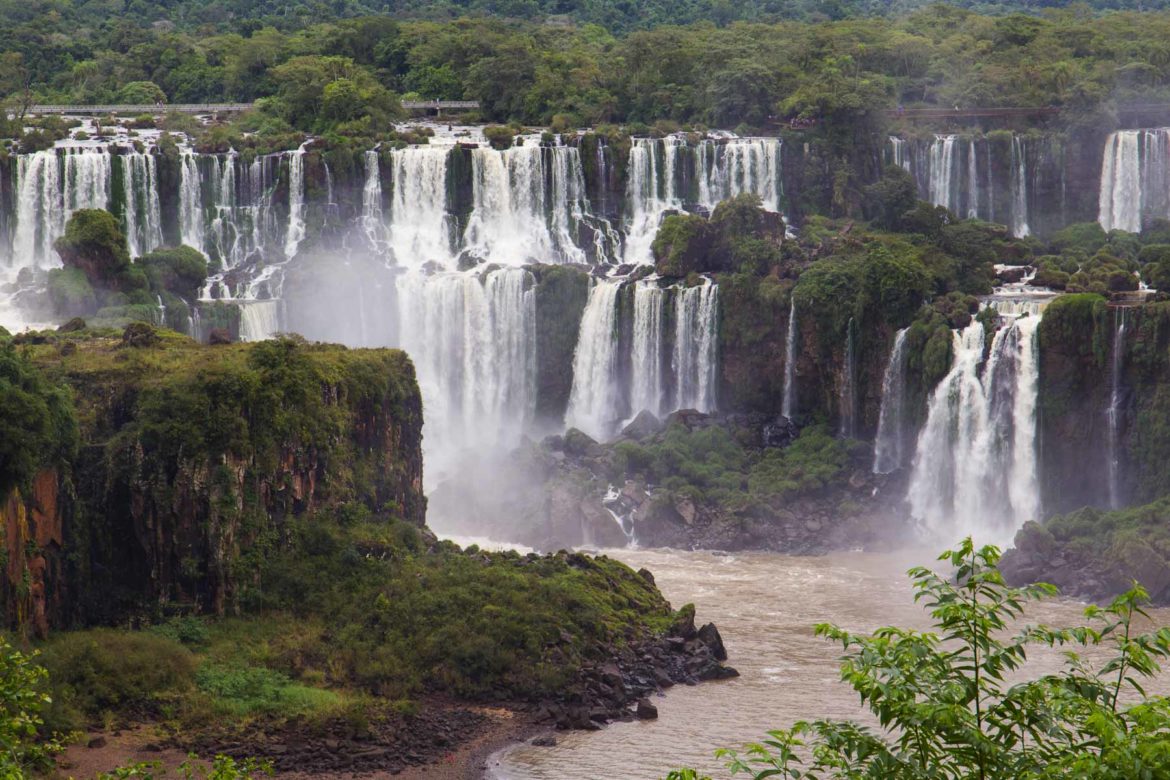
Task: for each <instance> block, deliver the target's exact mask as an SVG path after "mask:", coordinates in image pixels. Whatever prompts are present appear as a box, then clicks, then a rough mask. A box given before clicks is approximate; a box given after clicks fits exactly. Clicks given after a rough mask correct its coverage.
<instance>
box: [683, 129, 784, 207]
mask: <svg viewBox="0 0 1170 780" xmlns="http://www.w3.org/2000/svg"><path fill="white" fill-rule="evenodd" d="M695 155H696V158H695V159H696V164H695V169H696V178H697V179H698V183H699V205H701V206H703V207H704V208H706V209H707V210H708V211H712V210H714V208H715V206H716V205H718V204H719V202H720V201H723V200H727V199H729V198H734V197H735V196H737V195H741V194H743V193H750V194H752V195H756V196H758V197H759V199H760V201H761V202H762V203H763V206H764V208H766V209H768V210H769V211H780V196H781V194H782V179H781V157H780V139H778V138H733V139H730V140H728V141H726V142H723V143H717V142H715V141H703V142H701V143H700V144H699V146H698V148H697V149H696V150H695Z"/></svg>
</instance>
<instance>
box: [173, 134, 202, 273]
mask: <svg viewBox="0 0 1170 780" xmlns="http://www.w3.org/2000/svg"><path fill="white" fill-rule="evenodd" d="M198 160H199V158H198V157H197V156H196V155H195V153H194V152H190V151H184V152H183V154H182V157H181V160H180V167H179V235H180V237H181V239H182V241H183V243H184V244H186V245H187V246H189V247H191V248H193V249H198V250H199V251H200V252H203V253H204V254H206V251H205V250H204V248H203V239H204V235H205V232H206V229H207V227H206V225H205V224H204V222H203V185H202V182H201V180H200V178H199V163H198Z"/></svg>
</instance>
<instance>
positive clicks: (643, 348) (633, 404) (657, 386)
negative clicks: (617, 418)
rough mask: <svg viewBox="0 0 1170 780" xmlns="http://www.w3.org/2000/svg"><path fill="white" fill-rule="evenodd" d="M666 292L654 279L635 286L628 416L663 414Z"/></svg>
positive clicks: (664, 397) (664, 395) (664, 396)
mask: <svg viewBox="0 0 1170 780" xmlns="http://www.w3.org/2000/svg"><path fill="white" fill-rule="evenodd" d="M666 297H667V291H666V290H664V289H662V288H661V287H659V286H658V283H657V282H656V281H654V280H650V281H641V282H638V283H637V284H636V285H634V333H633V338H632V339H631V350H632V351H633V360H632V361H631V378H630V415H631V416H633V415H636V414H638V413H639V412H641V411H648V412H650V413H651V414H653V415H655V416H656V417H660V416H662V413H663V406H664V404H665V399H666V388H665V387H664V380H665V375H664V373H663V370H662V368H663V359H664V357H665V354H664V353H665V348H666V347H665V344H664V341H665V339H664V338H663V337H664V335H665V332H664V331H665V327H666V326H665V324H664V322H663V314H664V307H663V303H664V301H665V300H666Z"/></svg>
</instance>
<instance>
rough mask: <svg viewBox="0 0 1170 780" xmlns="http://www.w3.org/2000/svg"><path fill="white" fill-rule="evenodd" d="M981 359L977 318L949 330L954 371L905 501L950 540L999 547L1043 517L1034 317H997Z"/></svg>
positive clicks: (931, 418)
mask: <svg viewBox="0 0 1170 780" xmlns="http://www.w3.org/2000/svg"><path fill="white" fill-rule="evenodd" d="M1002 319H1004V320H1005V322H1004V323H1003V324H1002V326H1001V327H1000V328H999V330H997V331H996V333H995V336H994V338H993V340H992V344H991V349H990V352H989V357H988V358H987V359H986V361H985V360H984V348H985V341H984V328H983V325H982V324H981V323H980V322H978V321H975V322H972V323H971V325H969V326H967V327H966V328H964V329H963V330H962V331H958V332H956V333H955V334H954V344H953V350H954V358H953V362H952V364H951V370H950V372H949V373H948V374H947V375H946V377H945V378H944V379H943V380H942V381H941V382H940V383H939V385H938V387H937V388H935V390H934V392H933V394H932V395H931V398H930V401H929V404H928V407H927V419H926V424H925V425H924V426H923V429H922V432H921V433H920V434H919V437H918V442H917V447H916V451H915V454H914V461H913V467H912V472H911V477H910V487H909V493H908V501H909V503H910V507H911V513H912V515H913V517H914V518H915V519H916V520H918V521H919V522H921V523H922V524H923V525H924V526H925V527H926V528H927V529H928V530H930V531H932V532H933V533H934V534H936V535H939V536H944V537H946V538H948V539H951V538H956V537H961V536H964V535H974V536H976V537H977V538H978V541H979V542H981V543H983V542H994V543H1004V542H1007V541H1010V539H1011V537H1012V534H1014V532H1015V530H1016V529H1017V528H1019V527H1020V525H1021V524H1023V523H1024V522H1025V521H1027V520H1031V519H1035V518H1036V517H1037V515H1038V512H1039V482H1038V477H1037V469H1036V393H1037V386H1038V383H1037V377H1038V374H1039V361H1038V359H1037V351H1036V330H1037V325H1038V324H1039V320H1040V318H1039V317H1038V316H1024V317H1019V318H1015V319H1011V318H1002Z"/></svg>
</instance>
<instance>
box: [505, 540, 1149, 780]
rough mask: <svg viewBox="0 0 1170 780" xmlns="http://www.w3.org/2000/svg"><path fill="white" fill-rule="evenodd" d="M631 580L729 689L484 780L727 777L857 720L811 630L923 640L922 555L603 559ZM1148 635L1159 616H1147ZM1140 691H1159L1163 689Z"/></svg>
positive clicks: (1066, 613) (1041, 616) (514, 754)
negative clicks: (755, 746) (709, 630)
mask: <svg viewBox="0 0 1170 780" xmlns="http://www.w3.org/2000/svg"><path fill="white" fill-rule="evenodd" d="M607 554H609V555H610V556H611V557H614V558H617V559H619V560H621V561H624V562H625V563H627V564H629V565H630V566H632V567H634V568H639V567H642V566H645V567H646V568H648V569H650V571H652V572H653V573H654V576H655V578H656V580H657V583H658V586H659V588H660V589H661V590H662V591H663V593H665V594H666V596H667V598H669V599H670V601H671V603H672V604H674V605H675V606H676V607H677V606H680V605H682V604H685V603H687V602H694V604H695V606H696V608H697V611H698V620H699V621H701V622H707V621H712V620H713V621H715V623H716V624H717V625H718V626H719V630H720V632H721V633H722V635H723V639H724V642H725V644H726V646H727V652H728V655H729V656H730V658H729V661H728V663H729V664H730V665H732V666H734V667H735V668H736V669H738V670H739V672H740V675H741V676H740V677H739V678H737V679H733V680H728V681H723V682H709V683H703V684H701V685H697V686H693V687H688V686H676V687H674V688H672V689H670V690H669V691H667V692H666V693H665V694H664V695H661V696H660V697H659V698H658V699H657V700H655V702H654V703H655V704H656V705H657V707H658V712H659V717H658V719H657V720H654V721H641V722H631V723H616V724H612V725H610V726H607V727H606V728H604V729H602V730H601V731H596V732H568V733H563V732H562V733H558V734H557V744H556V746H555V747H534V746H532V745H529V744H524V745H518V746H515V747H512V748H508V749H506V750H504V751H501V752H500V753H497V754H496V755H494V756H492V758H491V760H490V761H489V765H488V770H489V777H493V778H496V780H538V779H539V780H563V779H564V778H574V780H625V779H626V778H629V779H630V780H646V779H649V778H661V777H663V776H665V775H666V773H667V772H668V771H669V770H670V769H672V768H675V767H678V766H693V767H696V768H699V769H702V770H704V771H706V772H708V773H710V774H711V775H712V777H715V778H724V777H727V776H728V772H727V771H726V769H725V768H724V765H723V762H722V761H721V760H719V759H716V758H715V757H714V751H715V750H716V749H717V748H719V747H740V746H742V744H743V743H744V742H748V741H754V740H756V739H758V738H760V737H762V736H763V734H764V732H765V731H767V730H769V729H774V728H782V727H787V726H788V725H790V724H791V723H792V722H793V721H794V720H799V719H802V718H816V717H830V718H841V719H845V718H853V719H861V720H865V718H864V716H863V713H862V710H861V709H860V707H859V705H858V701H857V698H856V696H855V695H854V694H853V692H852V691H851V690H850V689H849V688H847V687H846V686H845V685H844V684H842V683H840V682H839V681H838V674H837V657H838V656H839V654H840V648H839V646H831V645H829V644H828V643H826V642H824V641H822V640H820V639H817V638H815V637H814V636H813V634H812V627H813V625H814V624H816V623H819V622H833V623H836V624H838V625H840V626H842V627H845V628H848V629H851V630H854V631H871V630H872V629H875V628H878V627H880V626H885V625H902V626H908V627H914V628H927V627H928V623H927V619H926V618H927V616H926V615H925V613H924V612H923V611H922V610H920V609H918V608H916V607H915V606H914V603H913V598H912V594H911V591H910V583H909V580H908V579H907V577H906V576H905V572H906V570H907V569H908V568H909V567H911V566H914V565H919V564H922V565H930V564H932V563H933V559H934V553H933V552H930V551H925V550H924V551H902V552H899V553H895V554H884V553H882V554H879V553H839V554H835V555H829V556H825V557H819V558H803V557H790V556H784V555H776V554H771V553H738V554H722V553H709V552H681V551H674V550H637V549H625V550H611V551H608V553H607ZM1083 609H1084V606H1083V605H1082V604H1078V603H1075V602H1071V601H1049V602H1044V603H1042V604H1040V605H1036V606H1034V607H1033V608H1032V609H1031V610H1030V611H1029V613H1028V615H1029V617H1028V620H1027V621H1026V622H1029V623H1047V624H1049V625H1062V626H1063V625H1075V624H1079V623H1080V622H1081V620H1082V614H1081V613H1082V610H1083ZM1152 614H1153V617H1154V618H1155V620H1156V622H1158V623H1159V624H1163V625H1164V624H1166V622H1167V621H1170V609H1167V610H1155V611H1154V612H1153V613H1152ZM1060 661H1061V659H1060V657H1059V656H1058V655H1057V654H1056V653H1054V652H1047V651H1046V652H1044V653H1043V654H1039V655H1037V654H1035V653H1033V654H1031V655H1030V660H1029V663H1028V666H1027V669H1028V672H1029V673H1030V674H1031V673H1038V672H1044V671H1054V670H1056V669H1058V668H1059V666H1060ZM1158 683H1159V684H1154V685H1152V686H1148V687H1147V690H1151V692H1153V691H1156V690H1158V689H1162V691H1161V692H1164V691H1165V689H1166V688H1167V687H1170V686H1168V685H1166V683H1167V680H1159V681H1158Z"/></svg>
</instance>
